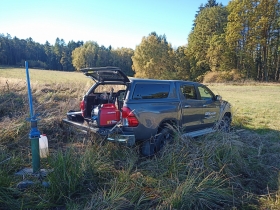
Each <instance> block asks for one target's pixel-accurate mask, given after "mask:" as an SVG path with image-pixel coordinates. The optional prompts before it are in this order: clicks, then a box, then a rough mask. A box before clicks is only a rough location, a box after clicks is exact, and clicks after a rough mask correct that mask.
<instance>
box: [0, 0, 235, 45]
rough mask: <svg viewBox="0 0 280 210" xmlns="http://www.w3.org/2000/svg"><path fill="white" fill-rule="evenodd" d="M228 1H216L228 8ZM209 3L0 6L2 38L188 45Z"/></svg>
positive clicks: (77, 1)
mask: <svg viewBox="0 0 280 210" xmlns="http://www.w3.org/2000/svg"><path fill="white" fill-rule="evenodd" d="M229 1H230V0H220V1H219V0H216V2H217V3H222V4H223V5H224V6H226V5H228V2H229ZM205 3H207V0H137V1H136V0H72V1H71V0H24V1H23V0H0V34H4V35H5V36H6V35H7V34H10V35H11V37H12V38H13V37H17V38H19V39H27V38H29V37H31V38H32V39H33V41H35V42H39V43H40V44H45V43H46V41H48V42H49V43H50V44H51V45H54V43H55V40H56V38H60V39H63V40H64V41H65V43H66V44H67V43H68V42H69V41H71V40H73V41H75V42H77V41H84V42H86V41H95V42H97V43H98V45H99V46H101V45H103V46H105V47H109V46H110V45H111V46H112V47H113V48H115V49H116V48H121V47H126V48H132V49H135V47H136V46H137V45H139V44H140V43H141V40H142V38H143V37H144V36H145V37H147V36H148V35H149V34H150V33H151V32H156V33H157V34H158V35H165V36H166V39H167V42H169V43H171V44H172V47H174V48H176V47H179V46H183V45H186V44H187V38H188V35H189V33H190V31H191V29H192V25H193V21H194V19H195V14H196V13H197V11H198V8H199V6H200V5H201V4H205Z"/></svg>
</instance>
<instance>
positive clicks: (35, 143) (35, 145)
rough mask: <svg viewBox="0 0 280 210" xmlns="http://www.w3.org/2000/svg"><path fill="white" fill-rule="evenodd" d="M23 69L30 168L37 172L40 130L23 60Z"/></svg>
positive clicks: (38, 166)
mask: <svg viewBox="0 0 280 210" xmlns="http://www.w3.org/2000/svg"><path fill="white" fill-rule="evenodd" d="M25 69H26V82H27V90H28V101H29V109H30V118H28V119H27V120H28V121H30V122H31V130H30V133H29V139H30V140H31V152H32V168H33V173H36V172H39V170H40V151H39V138H40V131H39V130H38V128H37V121H38V119H37V118H36V115H34V113H33V104H32V93H31V87H30V79H29V71H28V62H27V61H25Z"/></svg>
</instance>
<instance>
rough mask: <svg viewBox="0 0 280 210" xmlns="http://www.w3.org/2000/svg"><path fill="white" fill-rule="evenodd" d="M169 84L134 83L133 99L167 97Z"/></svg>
mask: <svg viewBox="0 0 280 210" xmlns="http://www.w3.org/2000/svg"><path fill="white" fill-rule="evenodd" d="M169 89H170V85H169V84H149V83H147V84H144V83H143V84H141V83H140V84H136V85H135V89H134V92H133V96H132V98H133V99H159V98H167V97H168V94H169Z"/></svg>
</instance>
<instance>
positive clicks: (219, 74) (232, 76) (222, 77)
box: [203, 69, 243, 83]
mask: <svg viewBox="0 0 280 210" xmlns="http://www.w3.org/2000/svg"><path fill="white" fill-rule="evenodd" d="M242 78H243V76H242V74H240V72H238V70H236V69H233V70H231V71H211V72H208V73H206V74H205V75H204V78H203V83H215V82H216V83H224V82H239V81H241V80H242Z"/></svg>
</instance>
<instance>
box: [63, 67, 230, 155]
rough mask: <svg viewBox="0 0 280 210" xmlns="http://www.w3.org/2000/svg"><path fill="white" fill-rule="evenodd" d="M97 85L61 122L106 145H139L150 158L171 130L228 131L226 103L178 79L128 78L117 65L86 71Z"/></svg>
mask: <svg viewBox="0 0 280 210" xmlns="http://www.w3.org/2000/svg"><path fill="white" fill-rule="evenodd" d="M81 71H82V72H83V73H84V74H85V75H86V76H88V77H90V78H92V79H93V80H94V81H95V84H94V85H93V86H92V87H91V88H90V89H89V90H88V92H87V93H86V94H85V96H84V97H83V100H82V101H81V104H80V111H70V112H68V113H67V119H64V120H63V121H64V122H65V123H67V124H70V125H73V126H75V127H77V128H79V129H83V130H91V131H93V132H95V133H98V134H99V135H104V136H106V138H107V140H109V141H118V142H125V143H127V144H128V145H134V144H136V143H141V144H142V147H141V148H142V153H143V154H144V155H153V154H154V153H155V152H157V151H159V150H160V149H161V148H162V147H163V146H164V144H166V142H168V141H170V140H171V138H172V134H173V132H174V130H173V129H172V127H176V128H181V130H182V131H183V135H186V136H190V137H196V136H200V135H204V134H208V133H211V132H214V131H216V130H219V129H221V130H223V131H229V128H230V124H231V118H232V114H231V109H230V104H229V103H228V102H226V101H223V100H222V98H221V97H220V96H219V95H214V93H213V92H212V91H211V90H210V89H209V88H208V87H206V86H205V85H203V84H200V83H197V82H190V81H181V80H155V79H138V78H128V77H127V76H126V75H125V74H124V73H123V72H122V71H121V70H120V69H119V68H117V67H96V68H85V69H81Z"/></svg>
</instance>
